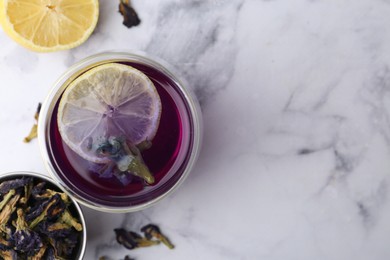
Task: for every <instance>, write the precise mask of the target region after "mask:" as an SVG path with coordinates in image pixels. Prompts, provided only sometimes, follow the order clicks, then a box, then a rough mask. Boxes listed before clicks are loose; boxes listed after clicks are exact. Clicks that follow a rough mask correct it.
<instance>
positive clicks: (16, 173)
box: [0, 171, 87, 260]
mask: <svg viewBox="0 0 390 260" xmlns="http://www.w3.org/2000/svg"><path fill="white" fill-rule="evenodd" d="M18 176H29V177H33V178H39V179H43V180H45V181H47V182H49V183H50V184H52V185H54V186H55V187H56V188H58V189H59V190H61V191H62V192H65V193H66V194H68V193H67V192H66V191H65V190H64V189H63V188H62V187H60V186H59V185H58V184H57V183H56V182H55V181H54V180H53V179H51V178H50V177H49V176H47V175H44V174H42V173H37V172H30V171H14V172H7V173H2V174H0V182H2V181H3V180H6V179H7V180H9V179H11V178H18ZM69 199H70V201H71V202H72V204H73V205H74V207H75V208H76V211H77V213H78V214H79V217H80V222H81V225H82V227H83V230H82V243H81V247H80V249H79V254H78V259H79V260H82V259H83V258H84V255H85V251H86V247H87V226H86V222H85V217H84V212H83V210H82V209H81V207H80V205H79V204H78V203H77V201H76V200H74V199H73V198H72V197H71V196H69Z"/></svg>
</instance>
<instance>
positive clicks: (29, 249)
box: [12, 208, 43, 256]
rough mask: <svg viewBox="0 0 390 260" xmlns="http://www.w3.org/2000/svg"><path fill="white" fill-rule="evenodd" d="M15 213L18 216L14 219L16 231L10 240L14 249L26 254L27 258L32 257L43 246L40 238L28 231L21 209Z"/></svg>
mask: <svg viewBox="0 0 390 260" xmlns="http://www.w3.org/2000/svg"><path fill="white" fill-rule="evenodd" d="M16 213H17V216H18V218H17V219H16V231H15V233H14V234H13V236H12V240H13V241H15V245H14V249H15V250H17V251H19V252H22V253H26V254H27V255H28V256H33V255H35V254H36V253H37V252H38V251H39V249H40V248H41V247H42V246H43V243H42V240H41V237H40V236H39V235H38V233H36V232H34V231H32V230H30V229H29V227H28V224H27V222H26V221H25V219H24V212H23V210H22V209H21V208H19V209H18V210H17V211H16Z"/></svg>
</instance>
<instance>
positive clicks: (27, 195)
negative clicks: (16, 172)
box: [19, 182, 33, 204]
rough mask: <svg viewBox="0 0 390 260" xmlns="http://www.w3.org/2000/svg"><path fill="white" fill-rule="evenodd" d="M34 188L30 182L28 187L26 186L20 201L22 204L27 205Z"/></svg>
mask: <svg viewBox="0 0 390 260" xmlns="http://www.w3.org/2000/svg"><path fill="white" fill-rule="evenodd" d="M32 188H33V183H32V182H30V183H28V184H27V185H26V186H24V196H23V197H22V198H21V199H20V201H19V202H20V203H22V204H26V203H27V201H28V199H29V198H30V195H31V190H32Z"/></svg>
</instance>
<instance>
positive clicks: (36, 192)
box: [31, 181, 46, 199]
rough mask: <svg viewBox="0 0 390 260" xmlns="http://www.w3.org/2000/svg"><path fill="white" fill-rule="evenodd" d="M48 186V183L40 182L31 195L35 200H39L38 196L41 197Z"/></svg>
mask: <svg viewBox="0 0 390 260" xmlns="http://www.w3.org/2000/svg"><path fill="white" fill-rule="evenodd" d="M45 186H46V182H44V181H43V182H40V183H38V184H36V185H35V186H34V187H33V188H32V190H31V194H32V196H33V197H34V198H35V199H38V198H37V196H39V195H40V194H41V193H42V192H43V189H44V188H45Z"/></svg>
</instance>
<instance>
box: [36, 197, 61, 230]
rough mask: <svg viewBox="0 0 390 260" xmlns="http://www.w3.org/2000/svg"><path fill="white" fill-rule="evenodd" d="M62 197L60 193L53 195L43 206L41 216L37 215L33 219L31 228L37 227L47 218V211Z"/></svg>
mask: <svg viewBox="0 0 390 260" xmlns="http://www.w3.org/2000/svg"><path fill="white" fill-rule="evenodd" d="M60 199H61V197H60V195H58V194H56V195H54V196H53V197H51V198H50V200H49V201H48V203H47V205H46V206H45V207H44V208H43V211H42V212H41V214H39V216H37V217H36V218H35V219H34V220H33V221H31V223H30V225H29V226H30V228H34V227H36V225H38V224H39V223H40V222H41V221H43V220H45V219H46V218H47V212H48V211H49V209H50V207H52V206H53V205H55V204H56V203H57V202H58V201H59V200H60Z"/></svg>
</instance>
